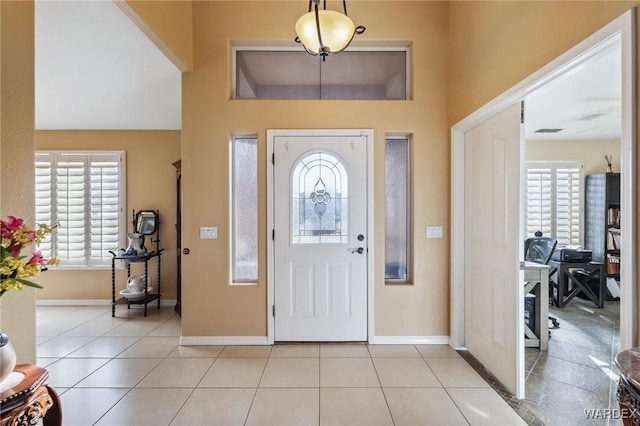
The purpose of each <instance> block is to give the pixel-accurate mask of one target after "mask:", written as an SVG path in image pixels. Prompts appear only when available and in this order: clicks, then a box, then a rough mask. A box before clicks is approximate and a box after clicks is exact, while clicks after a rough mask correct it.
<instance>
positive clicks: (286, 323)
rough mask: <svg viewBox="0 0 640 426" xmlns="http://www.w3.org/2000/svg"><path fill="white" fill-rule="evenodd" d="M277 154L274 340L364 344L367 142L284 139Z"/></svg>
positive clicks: (278, 141) (341, 138) (363, 138)
mask: <svg viewBox="0 0 640 426" xmlns="http://www.w3.org/2000/svg"><path fill="white" fill-rule="evenodd" d="M274 154H275V164H274V181H273V182H274V225H275V242H274V258H275V271H274V277H275V284H274V302H275V320H274V321H275V336H274V337H275V340H276V341H365V340H367V258H368V255H367V250H366V248H367V239H368V238H367V235H366V231H367V215H366V213H367V212H366V207H367V187H366V179H367V176H366V171H367V164H366V158H367V138H366V136H353V137H351V136H286V137H285V136H277V137H275V138H274ZM359 247H362V249H363V250H362V253H359V252H358V251H357V248H359Z"/></svg>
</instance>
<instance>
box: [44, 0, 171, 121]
mask: <svg viewBox="0 0 640 426" xmlns="http://www.w3.org/2000/svg"><path fill="white" fill-rule="evenodd" d="M35 4H36V6H35V29H36V30H35V33H36V34H35V37H36V47H35V55H36V57H35V92H36V95H35V97H36V99H35V115H36V129H39V130H44V129H56V130H59V129H110V130H111V129H141V130H148V129H154V130H177V129H181V127H182V122H181V114H182V113H181V109H182V106H181V73H180V71H179V70H178V68H177V67H176V66H175V65H173V63H172V62H171V61H169V59H167V57H166V56H165V55H164V54H163V53H162V52H160V50H159V49H158V48H157V47H156V46H155V45H154V44H153V43H152V42H151V41H150V40H149V39H148V38H147V36H146V35H144V34H143V33H142V31H140V29H138V27H136V26H135V25H134V24H133V23H132V22H131V20H130V19H129V18H128V17H127V16H126V15H125V14H124V13H123V12H122V11H121V10H120V8H119V7H118V6H117V5H116V4H115V3H114V2H113V1H86V0H84V1H79V0H73V1H46V0H37V1H36V3H35Z"/></svg>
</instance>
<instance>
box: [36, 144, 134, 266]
mask: <svg viewBox="0 0 640 426" xmlns="http://www.w3.org/2000/svg"><path fill="white" fill-rule="evenodd" d="M123 160H124V157H123V155H122V154H121V153H95V154H89V153H66V152H38V153H36V173H35V176H36V177H35V179H36V194H35V198H36V200H35V205H36V221H37V222H38V223H48V224H53V223H57V224H58V227H57V228H56V229H55V230H54V233H53V234H52V235H53V239H52V238H51V236H50V237H48V238H47V240H45V241H44V242H43V244H42V245H41V247H40V248H41V249H42V250H43V254H44V255H45V256H46V257H58V258H60V259H61V265H62V266H64V265H69V266H97V265H104V266H106V265H110V263H111V255H110V254H109V252H108V251H109V250H117V249H118V248H119V247H121V246H122V245H123V244H124V242H123V241H122V236H123V235H124V232H123V231H124V220H123V209H122V203H123V200H122V199H121V197H122V193H123V192H122V190H121V188H122V186H123V185H124V182H123V181H122V180H121V174H122V173H121V171H122V170H123V169H122V167H123V164H124V162H123ZM45 249H46V250H47V252H44V250H45Z"/></svg>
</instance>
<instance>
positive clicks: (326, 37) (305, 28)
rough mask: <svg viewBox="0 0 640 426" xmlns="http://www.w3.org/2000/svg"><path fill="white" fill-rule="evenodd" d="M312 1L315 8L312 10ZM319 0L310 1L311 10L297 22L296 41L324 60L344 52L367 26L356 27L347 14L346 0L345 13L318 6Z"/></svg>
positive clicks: (344, 3) (344, 1)
mask: <svg viewBox="0 0 640 426" xmlns="http://www.w3.org/2000/svg"><path fill="white" fill-rule="evenodd" d="M311 3H313V4H314V6H315V7H314V10H311ZM318 3H319V0H310V1H309V12H308V13H305V14H304V15H302V16H301V17H300V18H299V19H298V21H297V22H296V34H297V37H296V42H298V43H301V44H302V45H303V46H304V48H305V50H306V51H307V52H308V53H310V54H312V55H317V56H320V57H322V60H323V61H324V60H325V59H326V57H327V56H328V55H331V54H334V53H340V52H342V51H343V50H344V49H345V48H346V47H347V46H349V43H351V40H352V39H353V36H354V35H355V34H362V33H363V32H364V31H365V27H363V26H358V27H356V26H355V24H354V23H353V21H352V20H351V18H349V17H348V16H347V4H346V0H343V5H344V14H343V13H340V12H336V11H333V10H326V1H325V5H324V9H319V8H318Z"/></svg>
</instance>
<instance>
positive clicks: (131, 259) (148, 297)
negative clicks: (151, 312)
mask: <svg viewBox="0 0 640 426" xmlns="http://www.w3.org/2000/svg"><path fill="white" fill-rule="evenodd" d="M163 250H164V249H160V250H158V251H152V252H150V253H147V254H144V255H134V256H131V255H127V254H116V253H114V252H112V251H110V252H109V253H111V254H112V256H113V258H112V259H111V316H112V317H115V316H116V305H127V309H129V308H131V305H144V316H145V317H146V316H147V304H148V303H149V302H153V301H154V300H157V301H158V309H160V277H161V273H160V272H161V265H162V262H161V259H162V251H163ZM154 257H157V258H158V280H157V283H158V287H157V288H156V291H154V292H153V293H149V292H148V289H149V260H150V259H153V258H154ZM116 260H124V261H125V262H126V263H127V279H128V278H130V277H131V264H132V263H141V262H144V284H145V286H144V297H142V298H140V299H127V298H126V297H121V298H119V299H116Z"/></svg>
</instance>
